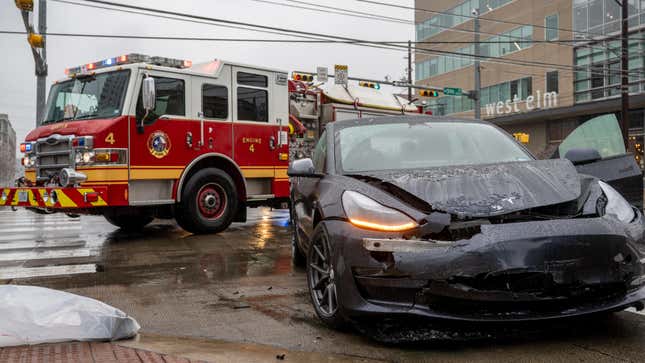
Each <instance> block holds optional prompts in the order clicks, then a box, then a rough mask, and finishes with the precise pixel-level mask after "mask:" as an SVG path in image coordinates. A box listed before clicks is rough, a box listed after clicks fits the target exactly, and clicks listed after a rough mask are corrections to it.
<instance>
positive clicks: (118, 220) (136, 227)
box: [104, 214, 154, 232]
mask: <svg viewBox="0 0 645 363" xmlns="http://www.w3.org/2000/svg"><path fill="white" fill-rule="evenodd" d="M104 217H105V219H106V220H107V221H108V222H110V223H111V224H113V225H115V226H117V227H119V228H121V229H122V230H124V231H126V232H137V231H140V230H142V229H143V227H145V226H147V225H148V224H149V223H150V222H152V220H153V219H154V218H153V217H152V216H146V215H140V216H133V215H130V214H122V215H110V214H105V215H104Z"/></svg>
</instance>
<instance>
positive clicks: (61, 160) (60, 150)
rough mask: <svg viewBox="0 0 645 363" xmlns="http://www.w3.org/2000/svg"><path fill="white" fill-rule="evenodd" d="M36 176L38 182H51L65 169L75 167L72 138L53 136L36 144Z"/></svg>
mask: <svg viewBox="0 0 645 363" xmlns="http://www.w3.org/2000/svg"><path fill="white" fill-rule="evenodd" d="M36 155H37V156H38V162H37V164H36V175H37V178H38V180H41V181H42V180H50V179H51V177H52V176H53V175H56V174H58V172H59V171H60V170H61V169H63V168H68V167H71V166H73V165H72V162H73V159H72V145H71V138H69V137H64V136H58V137H55V136H52V137H49V138H47V139H46V140H39V141H38V143H37V144H36Z"/></svg>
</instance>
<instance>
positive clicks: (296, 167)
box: [287, 158, 322, 178]
mask: <svg viewBox="0 0 645 363" xmlns="http://www.w3.org/2000/svg"><path fill="white" fill-rule="evenodd" d="M287 175H289V176H291V177H305V178H320V177H322V174H319V173H316V168H314V162H313V161H312V160H311V159H309V158H307V159H300V160H294V161H293V162H291V164H290V165H289V169H288V170H287Z"/></svg>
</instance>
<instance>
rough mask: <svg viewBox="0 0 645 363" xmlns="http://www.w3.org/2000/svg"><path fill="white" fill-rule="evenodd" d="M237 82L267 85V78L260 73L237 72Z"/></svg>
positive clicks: (247, 84) (259, 85)
mask: <svg viewBox="0 0 645 363" xmlns="http://www.w3.org/2000/svg"><path fill="white" fill-rule="evenodd" d="M237 83H238V84H243V85H245V86H253V87H267V86H268V85H269V78H268V77H267V76H263V75H261V74H253V73H246V72H237Z"/></svg>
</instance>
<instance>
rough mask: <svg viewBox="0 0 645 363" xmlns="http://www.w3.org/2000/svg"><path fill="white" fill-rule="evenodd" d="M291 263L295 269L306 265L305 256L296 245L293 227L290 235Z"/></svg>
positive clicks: (295, 234)
mask: <svg viewBox="0 0 645 363" xmlns="http://www.w3.org/2000/svg"><path fill="white" fill-rule="evenodd" d="M291 262H293V265H294V266H297V267H305V265H306V264H307V256H305V254H304V253H303V252H302V250H301V249H300V246H299V245H298V233H297V232H296V228H295V227H294V228H293V233H292V234H291Z"/></svg>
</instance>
